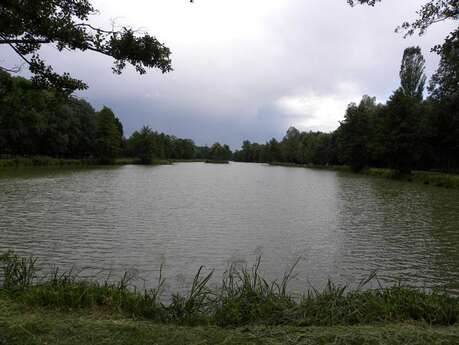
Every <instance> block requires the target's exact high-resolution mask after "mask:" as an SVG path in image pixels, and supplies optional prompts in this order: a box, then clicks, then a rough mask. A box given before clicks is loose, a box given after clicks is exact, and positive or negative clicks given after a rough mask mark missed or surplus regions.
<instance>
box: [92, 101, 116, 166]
mask: <svg viewBox="0 0 459 345" xmlns="http://www.w3.org/2000/svg"><path fill="white" fill-rule="evenodd" d="M96 121H97V122H96V126H97V132H96V156H97V158H98V159H99V160H100V161H101V163H111V162H112V161H113V160H114V159H115V158H116V157H117V156H118V155H119V152H120V146H121V140H122V135H121V132H120V129H119V127H118V122H117V121H116V117H115V114H114V113H113V111H112V110H111V109H110V108H107V107H104V108H103V109H102V110H101V111H99V112H98V113H97V114H96Z"/></svg>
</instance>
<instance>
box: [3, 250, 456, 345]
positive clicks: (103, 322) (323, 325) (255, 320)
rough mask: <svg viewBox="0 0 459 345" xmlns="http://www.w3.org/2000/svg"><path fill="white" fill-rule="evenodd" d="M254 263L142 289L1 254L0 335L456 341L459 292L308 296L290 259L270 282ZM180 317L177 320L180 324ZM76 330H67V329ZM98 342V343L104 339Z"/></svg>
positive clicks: (87, 340) (27, 339)
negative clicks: (294, 286) (169, 286)
mask: <svg viewBox="0 0 459 345" xmlns="http://www.w3.org/2000/svg"><path fill="white" fill-rule="evenodd" d="M260 263H261V262H260V258H259V259H258V260H257V261H256V263H255V264H254V265H253V266H252V267H247V266H232V267H230V268H229V269H228V270H227V271H226V272H225V274H224V278H223V280H222V283H221V285H220V286H219V287H217V288H210V287H209V282H210V280H211V278H212V274H213V272H212V271H210V272H207V273H204V269H203V268H202V267H201V268H200V269H199V270H198V272H197V274H196V276H195V278H194V280H193V282H192V284H191V286H190V288H189V290H188V292H186V293H177V294H172V297H171V298H170V299H169V301H168V302H167V303H166V302H164V300H165V299H164V298H163V297H162V295H163V294H165V291H163V289H164V286H165V279H164V278H163V277H162V271H161V274H160V276H159V279H158V283H157V285H156V286H155V287H154V288H152V289H145V290H144V291H143V292H139V291H137V290H135V289H132V288H130V283H131V280H130V279H131V278H132V277H130V276H129V275H127V274H126V275H124V277H123V278H122V279H120V280H119V281H117V282H108V281H104V282H96V281H84V280H79V279H78V278H77V277H76V276H75V275H74V274H73V273H72V272H71V271H69V272H63V271H60V270H59V269H54V270H53V271H52V272H51V273H47V274H45V273H42V272H43V271H40V268H39V265H38V263H37V260H36V259H34V258H33V257H19V256H17V255H16V254H14V253H13V252H8V253H6V254H3V255H2V256H1V266H2V273H1V277H2V278H1V279H2V285H1V288H0V330H1V332H0V343H1V344H26V343H27V344H45V343H47V342H50V343H57V342H59V343H61V344H75V343H77V342H78V343H79V344H92V343H95V342H94V341H95V339H97V340H98V341H97V342H96V343H102V344H104V343H107V344H113V343H114V344H144V343H145V344H147V343H148V341H150V343H151V341H152V339H155V341H156V343H158V344H176V343H177V341H179V340H178V339H181V338H182V337H183V338H182V339H183V340H180V341H179V342H178V343H183V344H195V343H196V344H198V343H203V344H214V343H220V342H221V343H223V342H225V341H226V343H230V344H263V343H266V342H267V341H272V343H274V344H283V343H285V341H286V340H287V339H290V340H291V341H292V342H291V343H298V344H324V343H330V342H334V343H335V344H349V342H350V341H351V342H350V343H351V344H406V342H407V341H409V342H410V343H412V344H436V343H438V344H440V343H441V344H455V342H456V343H457V339H459V327H458V326H457V322H458V320H459V298H457V297H454V296H450V295H448V294H446V293H443V292H439V291H422V290H417V289H413V288H405V287H402V286H394V287H389V288H382V287H381V288H378V289H365V286H366V284H367V283H368V282H369V281H370V280H372V279H375V275H374V274H373V275H371V276H370V277H369V278H368V279H366V280H365V281H362V282H361V284H359V286H358V287H357V288H355V289H354V290H352V289H347V288H346V287H345V286H336V285H334V284H333V283H331V282H329V283H328V284H327V285H326V287H325V288H324V289H323V290H316V289H312V290H309V291H307V292H305V293H304V294H303V295H302V296H292V295H289V293H288V283H289V281H290V280H291V279H292V277H294V267H295V266H293V267H292V269H291V270H290V271H288V272H286V273H285V274H284V276H283V278H282V279H280V280H278V281H273V282H268V281H266V280H265V279H264V278H263V277H262V276H261V274H260ZM179 326H180V327H179ZM68 334H70V337H68V336H67V335H68ZM99 341H100V342H99Z"/></svg>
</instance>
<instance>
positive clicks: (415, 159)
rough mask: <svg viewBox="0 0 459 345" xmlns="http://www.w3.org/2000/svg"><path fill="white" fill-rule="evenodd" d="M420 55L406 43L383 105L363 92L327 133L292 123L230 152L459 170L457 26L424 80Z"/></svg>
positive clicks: (358, 165)
mask: <svg viewBox="0 0 459 345" xmlns="http://www.w3.org/2000/svg"><path fill="white" fill-rule="evenodd" d="M424 64H425V61H424V57H423V55H422V53H421V49H420V48H418V47H411V48H407V49H406V50H405V52H404V55H403V59H402V66H401V69H400V87H399V88H397V89H396V90H395V91H394V92H393V94H392V95H391V97H390V98H389V100H388V101H387V102H386V103H385V104H378V103H376V99H375V98H373V97H369V96H363V98H362V100H361V101H360V103H359V104H355V103H351V104H349V106H348V108H347V110H346V113H345V116H344V120H343V121H341V122H340V124H339V127H338V129H337V130H335V131H334V132H332V133H322V132H311V131H310V132H300V131H299V130H297V129H296V128H294V127H291V128H290V129H289V130H288V131H287V133H286V135H285V137H284V138H283V139H282V140H281V141H280V142H279V141H277V140H276V139H271V140H270V141H269V142H267V143H265V144H258V143H250V142H249V141H244V142H243V143H242V148H241V149H240V150H239V151H236V152H235V153H234V159H235V160H237V161H243V162H288V163H295V164H317V165H349V166H351V167H352V168H353V169H355V170H360V169H362V168H364V167H384V168H392V169H394V170H396V171H398V172H400V173H409V172H411V171H412V170H414V169H419V170H442V171H458V170H459V29H458V30H456V31H455V32H454V33H453V34H452V35H451V36H450V37H449V38H448V39H447V40H446V42H445V44H444V45H443V46H442V50H441V59H440V63H439V67H438V70H437V71H436V73H434V75H433V76H432V78H431V80H430V83H429V85H428V93H427V94H428V97H427V98H426V99H424V97H423V96H424V93H425V85H426V76H425V74H424Z"/></svg>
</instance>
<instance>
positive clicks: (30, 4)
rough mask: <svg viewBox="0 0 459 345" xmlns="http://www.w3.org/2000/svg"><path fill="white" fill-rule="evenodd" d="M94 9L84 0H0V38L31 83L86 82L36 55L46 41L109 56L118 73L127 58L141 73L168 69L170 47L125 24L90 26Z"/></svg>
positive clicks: (67, 90) (75, 85) (65, 87)
mask: <svg viewBox="0 0 459 345" xmlns="http://www.w3.org/2000/svg"><path fill="white" fill-rule="evenodd" d="M96 13H97V11H96V10H95V8H94V7H93V6H92V5H91V3H90V2H89V1H88V0H57V1H47V0H4V1H2V3H1V5H0V44H5V45H9V46H10V47H11V48H12V49H13V50H14V52H16V53H17V54H18V55H19V56H20V57H21V59H22V60H23V61H24V62H25V63H26V64H28V66H29V69H30V71H31V72H32V74H33V75H34V76H33V78H32V80H33V82H34V83H35V84H37V85H40V86H41V87H46V88H50V87H51V88H55V89H57V90H60V91H62V92H63V93H64V94H67V95H68V94H71V93H72V92H73V91H74V90H76V89H85V88H87V86H86V84H84V83H83V82H82V81H80V80H76V79H73V78H71V77H70V75H69V74H68V73H64V74H63V75H59V74H57V73H56V72H54V70H53V68H52V67H51V66H47V65H46V64H45V61H44V60H43V59H42V58H41V57H40V55H39V50H40V48H41V47H42V45H44V44H46V45H54V46H55V47H56V48H57V49H58V50H59V51H62V50H64V49H65V50H81V51H88V50H89V51H94V52H97V53H101V54H104V55H107V56H110V57H112V58H113V59H114V60H115V62H114V67H113V72H114V73H117V74H120V73H121V72H122V71H123V69H124V68H125V67H126V64H127V63H129V64H131V65H133V66H134V67H135V69H136V71H137V72H139V73H140V74H144V73H145V72H146V69H147V68H158V69H160V70H161V71H162V72H163V73H166V72H169V71H171V70H172V68H171V61H170V50H169V49H168V48H167V47H165V46H164V45H163V44H162V43H160V42H159V41H158V40H157V39H156V38H155V37H153V36H150V35H149V34H138V33H137V32H136V31H135V30H133V29H131V28H127V27H123V28H122V29H120V30H116V29H115V28H112V29H111V30H104V29H101V28H97V27H94V26H93V25H91V24H90V22H89V18H90V16H91V15H93V14H96ZM28 55H32V56H31V58H28V57H27V56H28ZM4 69H5V68H4Z"/></svg>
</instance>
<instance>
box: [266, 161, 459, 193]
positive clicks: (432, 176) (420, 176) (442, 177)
mask: <svg viewBox="0 0 459 345" xmlns="http://www.w3.org/2000/svg"><path fill="white" fill-rule="evenodd" d="M270 165H274V166H286V167H298V168H308V169H324V170H334V171H344V172H353V171H352V169H351V168H350V167H349V166H345V165H327V166H324V165H322V166H321V165H313V164H295V163H279V162H273V163H270ZM353 173H358V174H363V175H369V176H376V177H383V178H389V179H394V180H401V181H406V182H414V183H420V184H425V185H432V186H437V187H445V188H454V189H459V174H448V173H442V172H430V171H413V172H412V173H411V175H400V174H398V173H397V172H395V171H394V170H391V169H381V168H367V169H363V170H361V171H359V172H353Z"/></svg>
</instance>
